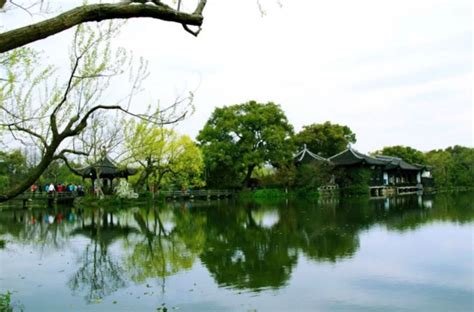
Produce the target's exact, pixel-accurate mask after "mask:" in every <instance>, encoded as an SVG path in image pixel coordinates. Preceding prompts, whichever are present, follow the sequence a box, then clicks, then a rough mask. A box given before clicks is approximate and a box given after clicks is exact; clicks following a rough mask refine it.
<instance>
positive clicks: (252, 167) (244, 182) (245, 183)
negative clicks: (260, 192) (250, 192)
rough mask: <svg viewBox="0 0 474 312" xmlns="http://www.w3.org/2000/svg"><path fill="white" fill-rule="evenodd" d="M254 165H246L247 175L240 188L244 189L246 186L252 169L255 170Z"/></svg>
mask: <svg viewBox="0 0 474 312" xmlns="http://www.w3.org/2000/svg"><path fill="white" fill-rule="evenodd" d="M255 167H256V166H255V165H248V166H247V174H246V175H245V178H244V181H243V182H242V186H243V187H244V188H245V187H247V186H248V183H249V181H250V178H251V177H252V172H253V169H255Z"/></svg>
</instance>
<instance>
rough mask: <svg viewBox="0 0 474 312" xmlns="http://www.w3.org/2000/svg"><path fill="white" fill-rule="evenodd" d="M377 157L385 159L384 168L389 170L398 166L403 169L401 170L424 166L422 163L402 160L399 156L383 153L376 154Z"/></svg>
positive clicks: (417, 168)
mask: <svg viewBox="0 0 474 312" xmlns="http://www.w3.org/2000/svg"><path fill="white" fill-rule="evenodd" d="M375 157H376V158H377V159H380V160H383V161H386V162H387V164H386V165H385V168H386V169H388V170H390V169H396V168H400V169H403V170H416V171H418V170H422V169H424V168H425V166H422V165H416V164H415V165H413V164H410V163H408V162H406V161H404V160H403V159H401V158H398V157H393V156H385V155H378V156H375Z"/></svg>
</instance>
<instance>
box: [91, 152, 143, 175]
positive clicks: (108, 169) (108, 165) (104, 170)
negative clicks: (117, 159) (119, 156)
mask: <svg viewBox="0 0 474 312" xmlns="http://www.w3.org/2000/svg"><path fill="white" fill-rule="evenodd" d="M96 168H99V171H100V175H101V176H113V177H126V176H130V175H134V174H135V173H137V170H136V169H132V168H126V169H124V170H120V169H118V168H117V166H116V165H115V164H114V162H113V161H112V160H111V159H110V158H109V157H108V156H105V157H104V158H102V159H101V160H99V161H97V162H96V163H94V164H93V165H90V166H88V167H86V168H84V169H83V170H82V176H83V177H89V176H91V175H95V172H96Z"/></svg>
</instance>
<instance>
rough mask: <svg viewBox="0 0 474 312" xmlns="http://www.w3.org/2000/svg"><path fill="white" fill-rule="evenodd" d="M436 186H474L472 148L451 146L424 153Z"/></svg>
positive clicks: (473, 155) (473, 154)
mask: <svg viewBox="0 0 474 312" xmlns="http://www.w3.org/2000/svg"><path fill="white" fill-rule="evenodd" d="M425 157H426V163H427V164H428V165H429V166H432V174H433V177H434V182H435V185H436V186H437V187H442V188H450V187H460V186H464V187H474V148H469V147H463V146H459V145H456V146H453V147H448V148H446V149H445V150H433V151H430V152H428V153H426V154H425Z"/></svg>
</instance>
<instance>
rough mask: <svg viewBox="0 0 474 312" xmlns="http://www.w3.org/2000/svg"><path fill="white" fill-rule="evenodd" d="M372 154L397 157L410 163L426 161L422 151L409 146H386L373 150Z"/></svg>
mask: <svg viewBox="0 0 474 312" xmlns="http://www.w3.org/2000/svg"><path fill="white" fill-rule="evenodd" d="M372 154H374V155H385V156H392V157H398V158H401V159H403V160H404V161H406V162H409V163H412V164H424V163H425V162H426V159H425V155H424V154H423V152H421V151H419V150H417V149H414V148H412V147H410V146H402V145H395V146H386V147H384V148H382V149H381V150H378V151H375V152H374V153H372Z"/></svg>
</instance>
